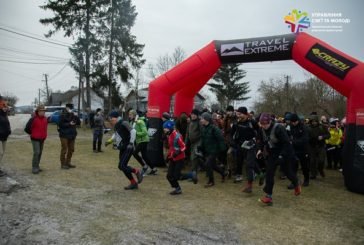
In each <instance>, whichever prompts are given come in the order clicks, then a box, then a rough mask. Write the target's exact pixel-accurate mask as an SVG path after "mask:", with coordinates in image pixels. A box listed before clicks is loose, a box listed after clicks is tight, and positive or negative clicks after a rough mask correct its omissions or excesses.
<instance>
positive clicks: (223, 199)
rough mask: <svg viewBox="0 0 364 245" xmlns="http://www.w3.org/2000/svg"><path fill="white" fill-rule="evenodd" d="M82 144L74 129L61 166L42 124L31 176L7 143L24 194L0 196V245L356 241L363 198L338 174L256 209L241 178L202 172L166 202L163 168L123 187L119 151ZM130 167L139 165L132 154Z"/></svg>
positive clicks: (12, 142) (27, 150)
mask: <svg viewBox="0 0 364 245" xmlns="http://www.w3.org/2000/svg"><path fill="white" fill-rule="evenodd" d="M91 144H92V142H91V131H90V130H86V129H80V130H79V137H78V138H77V140H76V149H75V153H74V157H73V161H72V163H73V164H75V165H77V168H76V169H72V170H61V169H60V163H59V152H60V141H59V138H58V136H57V132H56V129H55V127H54V126H52V125H50V127H49V138H48V139H47V141H46V143H45V148H44V153H43V156H42V161H41V167H42V169H43V170H44V171H43V172H42V173H41V174H39V175H33V174H32V173H31V156H32V149H31V143H30V140H29V139H28V138H27V137H22V136H19V135H18V136H17V135H15V136H12V137H11V138H10V139H9V140H8V145H7V150H6V155H5V158H4V162H5V168H6V170H7V171H8V172H9V175H10V176H11V177H12V178H13V179H15V180H16V181H18V182H20V183H21V185H22V186H23V187H24V188H21V189H19V190H17V191H16V192H13V193H11V194H10V195H6V194H0V204H1V221H0V234H1V235H0V239H1V242H0V244H364V195H359V194H355V193H351V192H349V191H347V190H346V189H345V187H344V185H343V178H342V176H341V173H339V172H337V171H327V177H326V178H325V179H318V180H316V181H312V182H311V185H310V186H309V187H306V188H304V189H303V191H302V195H301V196H298V197H296V196H294V195H293V192H292V191H291V190H288V189H287V188H286V187H287V185H288V184H289V183H288V181H283V180H278V179H277V180H276V185H275V188H274V196H273V198H274V205H273V206H271V207H265V206H262V204H260V203H259V202H258V198H259V197H261V196H262V195H263V192H262V190H261V188H260V187H259V186H257V184H254V187H255V188H254V191H253V193H252V194H245V193H241V192H240V190H241V188H242V187H243V185H244V184H245V181H244V182H243V183H242V184H234V183H233V182H232V180H228V181H227V182H226V183H220V182H218V181H216V182H217V183H216V185H215V186H214V187H213V188H209V189H205V188H204V187H203V185H204V184H205V183H206V178H205V176H204V173H201V174H200V175H199V180H200V181H199V183H198V184H197V185H194V184H193V183H192V182H188V181H182V182H181V185H182V189H183V194H182V195H179V196H170V195H169V194H168V192H169V191H170V190H171V188H170V186H169V184H168V182H167V180H166V177H165V175H166V173H165V169H163V168H162V169H160V170H159V174H158V175H157V176H147V177H145V178H144V181H143V183H142V184H141V185H140V188H139V190H136V191H124V190H123V187H124V186H126V185H127V184H128V181H127V179H126V178H125V176H124V175H123V173H122V172H120V171H119V170H118V168H117V163H118V152H117V151H115V150H112V149H111V148H106V149H104V151H105V152H104V153H97V154H96V153H93V152H92V147H91ZM131 165H134V166H137V167H139V166H138V165H137V164H136V162H135V160H134V159H133V158H132V160H131ZM216 177H217V176H216ZM216 179H218V178H216Z"/></svg>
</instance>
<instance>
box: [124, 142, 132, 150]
mask: <svg viewBox="0 0 364 245" xmlns="http://www.w3.org/2000/svg"><path fill="white" fill-rule="evenodd" d="M126 149H127V150H133V149H134V144H133V143H129V144H128V146H127V147H126Z"/></svg>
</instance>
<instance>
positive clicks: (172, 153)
mask: <svg viewBox="0 0 364 245" xmlns="http://www.w3.org/2000/svg"><path fill="white" fill-rule="evenodd" d="M168 146H169V149H168V154H167V158H169V159H172V160H173V161H178V160H182V159H184V158H185V157H186V156H185V150H186V145H185V143H184V142H183V136H182V135H181V134H180V133H178V132H177V131H176V130H173V131H172V133H171V134H170V135H169V136H168Z"/></svg>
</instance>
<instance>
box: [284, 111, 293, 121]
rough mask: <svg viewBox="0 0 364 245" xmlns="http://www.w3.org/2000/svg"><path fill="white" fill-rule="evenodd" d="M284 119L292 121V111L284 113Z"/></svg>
mask: <svg viewBox="0 0 364 245" xmlns="http://www.w3.org/2000/svg"><path fill="white" fill-rule="evenodd" d="M284 120H285V121H291V120H292V113H290V112H286V113H285V114H284Z"/></svg>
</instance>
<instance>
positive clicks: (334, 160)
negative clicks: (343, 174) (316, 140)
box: [326, 145, 341, 169]
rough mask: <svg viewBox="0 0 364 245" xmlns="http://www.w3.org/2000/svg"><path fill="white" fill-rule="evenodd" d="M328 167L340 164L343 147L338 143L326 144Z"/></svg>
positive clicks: (335, 166)
mask: <svg viewBox="0 0 364 245" xmlns="http://www.w3.org/2000/svg"><path fill="white" fill-rule="evenodd" d="M326 156H327V167H328V168H332V167H334V168H335V169H336V168H338V167H341V166H340V158H341V149H340V148H339V146H337V145H326Z"/></svg>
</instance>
